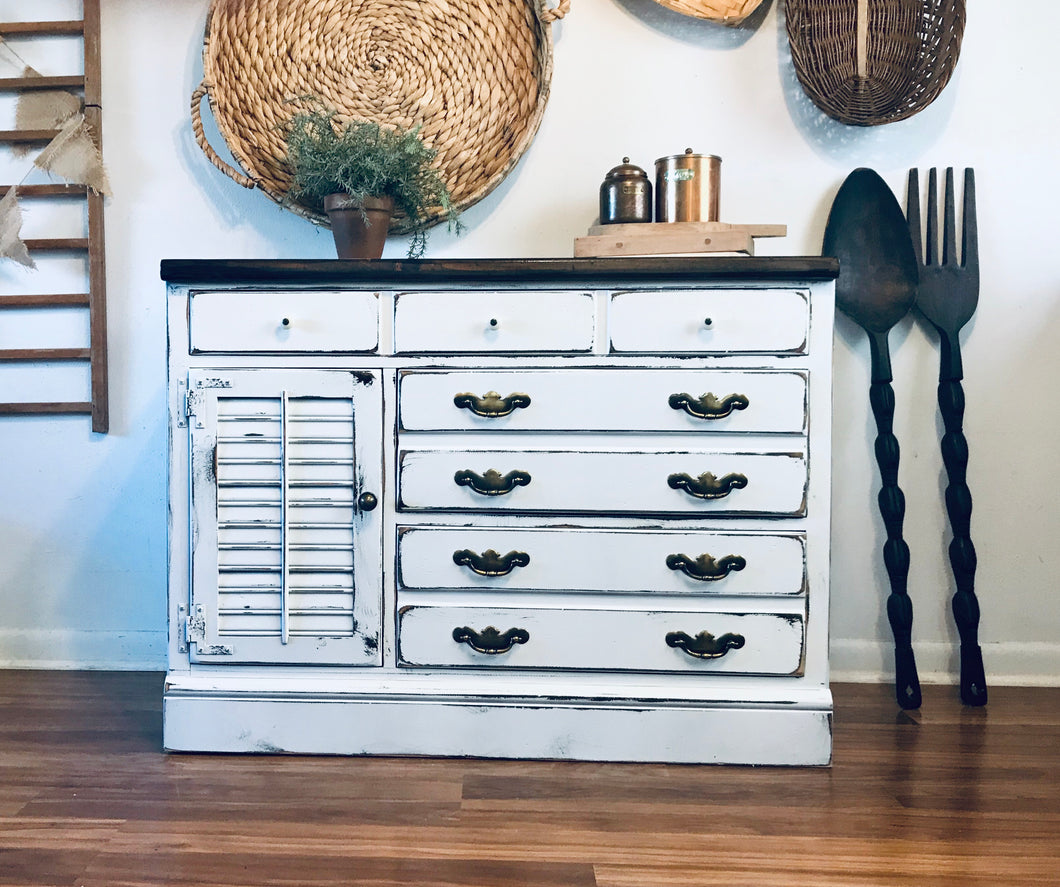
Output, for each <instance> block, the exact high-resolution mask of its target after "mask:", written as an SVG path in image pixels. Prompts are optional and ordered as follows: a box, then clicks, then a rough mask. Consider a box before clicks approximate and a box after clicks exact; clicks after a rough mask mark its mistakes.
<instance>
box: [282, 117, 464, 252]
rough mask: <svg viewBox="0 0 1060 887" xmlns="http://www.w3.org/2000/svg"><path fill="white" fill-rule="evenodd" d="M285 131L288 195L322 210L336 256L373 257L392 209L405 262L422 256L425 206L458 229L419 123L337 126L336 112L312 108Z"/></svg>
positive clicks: (426, 224) (426, 217)
mask: <svg viewBox="0 0 1060 887" xmlns="http://www.w3.org/2000/svg"><path fill="white" fill-rule="evenodd" d="M286 136H287V161H288V164H289V165H290V168H291V172H292V175H293V181H292V184H291V190H290V192H289V196H290V197H291V199H292V200H294V201H296V202H298V203H300V204H302V205H303V206H305V207H308V208H309V209H311V210H315V211H317V212H321V211H323V212H326V213H327V215H328V218H329V220H330V222H331V230H332V232H333V234H334V236H335V248H336V250H337V252H338V255H339V258H340V259H364V258H367V259H378V258H379V257H380V256H381V255H382V254H383V244H384V242H385V241H386V235H387V230H388V229H389V227H390V219H391V215H392V214H393V213H394V212H395V210H397V211H400V212H402V213H404V214H405V216H406V217H407V218H408V220H409V223H410V227H409V228H408V230H409V233H411V234H412V240H411V242H410V243H409V250H408V256H409V258H410V259H417V258H420V257H421V256H422V255H423V252H424V249H425V248H426V246H427V229H428V228H429V227H430V225H431V222H430V216H429V213H430V212H431V211H432V210H437V208H439V207H440V208H441V209H442V212H443V213H444V214H445V215H446V216H447V217H448V221H449V227H450V230H452V229H453V227H454V225H455V226H456V227H457V229H459V227H460V226H459V221H458V219H457V214H456V212H455V210H454V209H453V206H452V203H451V201H450V198H449V189H448V188H447V187H446V185H445V182H443V181H442V178H441V176H440V175H439V173H438V170H437V169H435V168H434V167H432V166H431V162H432V161H433V160H434V158H435V155H436V154H437V152H436V151H434V150H432V149H431V148H429V147H427V145H426V144H424V142H423V139H422V138H421V137H420V128H419V127H416V128H414V129H403V128H402V127H400V126H393V127H387V126H382V125H380V124H378V123H373V122H370V121H365V120H353V121H350V122H349V123H346V124H342V123H340V122H339V121H338V120H337V119H336V112H334V111H331V110H327V109H323V108H316V109H312V110H307V111H300V112H298V113H297V114H295V115H294V116H293V117H292V118H291V120H290V122H289V123H288V125H287V130H286Z"/></svg>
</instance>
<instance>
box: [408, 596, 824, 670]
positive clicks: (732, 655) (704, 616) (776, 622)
mask: <svg viewBox="0 0 1060 887" xmlns="http://www.w3.org/2000/svg"><path fill="white" fill-rule="evenodd" d="M804 638H805V624H804V619H803V616H802V614H801V613H747V614H745V613H712V612H695V611H690V612H689V611H674V610H670V611H656V610H652V611H650V612H649V611H643V610H620V609H571V608H566V609H562V610H560V609H545V608H539V607H459V606H453V607H447V606H433V605H423V606H421V605H417V604H409V605H405V606H402V607H400V608H399V611H398V663H399V664H400V665H404V666H437V667H454V666H455V667H460V666H464V667H472V668H474V667H478V668H535V669H540V668H569V669H608V670H616V671H625V670H635V671H677V672H681V671H691V672H701V671H709V672H717V673H723V674H762V675H766V674H768V675H797V674H799V673H800V671H801V669H802V660H803V644H804Z"/></svg>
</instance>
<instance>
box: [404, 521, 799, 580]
mask: <svg viewBox="0 0 1060 887" xmlns="http://www.w3.org/2000/svg"><path fill="white" fill-rule="evenodd" d="M397 550H398V582H399V585H400V587H401V588H403V589H408V590H449V589H453V590H470V589H478V590H481V591H505V592H530V591H552V592H565V591H572V592H607V593H623V594H633V593H636V594H644V593H650V594H659V595H667V594H680V595H714V596H717V595H801V594H805V590H806V540H805V536H804V534H802V533H765V532H743V533H720V532H698V533H697V532H688V531H681V530H610V529H609V530H593V529H571V528H567V527H564V528H562V529H523V528H511V527H491V528H486V527H401V528H399V530H398V544H397Z"/></svg>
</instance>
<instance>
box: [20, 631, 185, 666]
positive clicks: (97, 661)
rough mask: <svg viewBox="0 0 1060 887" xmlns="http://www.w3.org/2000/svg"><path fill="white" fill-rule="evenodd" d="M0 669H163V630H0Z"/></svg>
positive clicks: (164, 651)
mask: <svg viewBox="0 0 1060 887" xmlns="http://www.w3.org/2000/svg"><path fill="white" fill-rule="evenodd" d="M0 668H39V669H61V670H89V671H165V670H166V632H165V631H72V630H67V629H60V630H55V631H41V630H38V629H22V630H19V629H12V628H4V629H0Z"/></svg>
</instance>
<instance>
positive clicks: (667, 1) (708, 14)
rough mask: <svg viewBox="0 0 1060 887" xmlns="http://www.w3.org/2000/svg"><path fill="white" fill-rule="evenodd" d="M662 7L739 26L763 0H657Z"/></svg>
mask: <svg viewBox="0 0 1060 887" xmlns="http://www.w3.org/2000/svg"><path fill="white" fill-rule="evenodd" d="M656 2H657V3H658V4H659V5H660V6H665V7H666V8H667V9H672V10H673V11H674V12H680V13H681V14H683V15H691V16H694V17H695V18H702V19H708V20H710V21H715V22H721V23H722V24H725V25H738V24H740V22H742V21H743V20H744V19H745V18H747V16H749V15H750V14H751V13H752V12H754V11H755V10H756V9H757V8H758V7H759V6H761V5H762V0H656Z"/></svg>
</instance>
